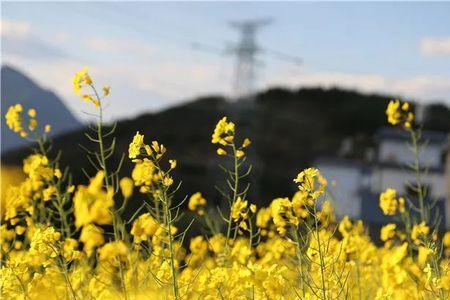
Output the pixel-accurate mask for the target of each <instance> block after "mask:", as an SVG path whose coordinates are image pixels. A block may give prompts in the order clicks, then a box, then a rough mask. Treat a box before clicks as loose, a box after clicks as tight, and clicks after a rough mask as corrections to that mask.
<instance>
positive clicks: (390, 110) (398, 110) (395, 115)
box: [386, 100, 414, 129]
mask: <svg viewBox="0 0 450 300" xmlns="http://www.w3.org/2000/svg"><path fill="white" fill-rule="evenodd" d="M386 115H387V118H388V122H389V124H392V125H401V126H404V127H405V128H407V129H409V128H411V125H412V122H413V121H414V114H413V113H412V112H411V111H410V105H409V103H408V102H404V103H403V104H402V103H401V102H400V100H391V101H390V102H389V104H388V106H387V108H386Z"/></svg>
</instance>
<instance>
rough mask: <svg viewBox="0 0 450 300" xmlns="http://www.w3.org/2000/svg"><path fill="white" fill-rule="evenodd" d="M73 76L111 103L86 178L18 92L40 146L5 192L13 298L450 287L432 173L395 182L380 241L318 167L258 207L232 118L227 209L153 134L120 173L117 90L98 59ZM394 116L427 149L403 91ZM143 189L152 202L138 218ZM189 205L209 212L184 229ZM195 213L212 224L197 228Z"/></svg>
mask: <svg viewBox="0 0 450 300" xmlns="http://www.w3.org/2000/svg"><path fill="white" fill-rule="evenodd" d="M73 86H74V91H75V93H76V94H77V95H78V96H80V98H81V99H83V100H84V101H86V102H87V103H88V105H92V106H93V108H94V109H96V111H97V113H98V122H97V124H96V127H95V133H94V134H92V133H86V135H87V142H89V143H93V144H94V145H95V149H96V150H95V151H94V150H87V149H86V150H87V151H86V152H82V150H80V154H79V155H87V156H88V157H89V158H90V161H91V162H92V164H93V165H95V167H96V169H97V172H96V173H94V174H89V175H90V177H91V179H90V181H89V182H86V183H85V184H84V185H79V186H74V185H72V183H71V179H70V174H69V173H70V170H68V169H67V168H65V167H64V166H61V165H60V164H59V162H58V158H57V157H52V156H51V155H49V153H48V147H49V145H50V144H51V141H49V139H48V137H47V133H48V132H49V131H50V130H51V126H50V125H47V124H44V125H41V124H40V122H39V112H38V111H35V110H34V109H33V108H26V107H22V105H20V104H16V105H14V106H12V107H10V108H9V110H8V111H7V112H6V115H5V117H6V123H7V126H8V127H9V128H10V129H11V130H12V131H14V132H16V133H17V134H19V135H20V136H22V137H23V138H27V139H29V140H31V141H34V142H36V145H37V147H36V149H35V151H34V153H33V154H32V155H30V156H29V157H27V158H26V159H24V161H23V173H24V174H25V178H24V179H23V180H22V181H20V182H13V181H10V182H8V183H5V185H7V187H6V190H5V191H3V190H2V214H1V217H2V222H1V260H2V266H1V274H0V275H1V278H0V286H1V296H2V299H46V300H50V299H130V300H131V299H449V297H450V265H449V262H450V260H449V259H448V257H449V256H450V233H447V234H445V235H443V236H440V235H439V233H438V232H437V228H436V227H437V225H436V224H433V223H432V222H431V221H430V220H429V219H428V217H427V216H428V215H429V214H428V211H429V210H430V209H431V208H430V205H429V203H427V201H426V197H425V195H424V191H423V187H422V186H421V183H420V182H417V185H416V186H417V189H418V193H417V194H418V199H417V203H416V202H414V203H413V202H412V201H410V199H408V198H407V197H405V196H403V195H399V194H398V193H397V191H395V190H394V189H387V190H386V191H385V192H384V193H382V194H381V195H380V198H379V206H380V210H381V211H382V212H383V213H384V214H385V215H388V216H393V217H394V218H395V219H396V220H397V222H396V223H389V224H386V225H385V226H384V227H383V228H382V229H381V233H380V239H381V240H382V241H383V243H384V244H383V245H381V246H377V245H375V244H374V242H373V241H371V239H370V237H369V235H368V230H367V227H366V226H365V224H364V223H363V222H362V221H359V220H350V219H349V218H348V217H344V218H343V219H337V218H336V217H335V215H334V212H333V207H332V204H331V202H330V201H329V199H328V195H327V180H326V178H324V177H323V176H322V175H321V173H320V170H318V169H316V168H313V167H311V168H307V169H305V170H299V173H298V176H297V177H296V178H293V182H292V184H293V185H295V186H297V187H298V189H297V192H296V193H295V194H294V195H291V197H286V198H277V199H274V200H273V201H272V203H271V204H270V205H269V206H268V207H258V206H257V205H256V204H257V203H256V201H252V200H253V199H247V191H248V186H247V185H245V184H243V183H242V181H243V180H242V179H243V178H245V177H247V176H249V175H250V173H251V168H249V167H248V162H247V153H248V151H251V140H250V139H249V138H247V137H241V136H239V135H238V133H239V132H238V128H237V127H236V126H235V124H234V123H233V122H232V121H231V120H229V119H228V118H227V117H223V118H222V119H221V120H218V123H217V126H216V128H215V129H214V131H213V132H212V138H211V142H212V143H213V144H214V145H216V146H217V154H218V158H217V159H218V163H219V162H226V164H224V166H230V167H229V168H226V167H223V171H224V180H225V182H226V185H225V186H226V189H224V190H221V191H220V193H221V194H222V196H223V200H222V201H223V202H224V203H226V205H224V206H223V207H226V209H219V208H215V207H210V206H209V205H208V201H207V199H205V197H204V196H203V195H202V194H201V191H199V192H198V193H195V194H193V195H190V197H188V198H186V199H183V198H182V197H181V196H179V195H177V189H178V187H179V182H180V180H181V179H182V178H175V177H174V176H173V174H172V173H173V172H172V171H173V170H174V169H176V167H177V162H176V160H175V159H174V158H172V157H171V156H170V149H166V148H165V147H164V145H162V144H161V143H159V142H158V141H156V140H154V139H155V138H156V137H152V136H150V133H140V132H136V133H134V132H133V133H131V132H130V144H129V149H128V153H126V154H124V159H128V160H129V161H130V162H132V163H133V164H134V169H133V171H132V172H131V174H129V177H123V178H122V177H120V176H119V170H120V166H119V167H117V166H111V165H110V164H109V161H108V158H109V157H110V156H111V154H112V153H113V152H114V151H115V150H116V149H115V145H114V143H113V144H107V143H106V142H105V136H106V135H110V134H114V132H105V131H104V127H103V125H104V124H103V108H104V104H105V101H107V97H108V95H109V94H110V88H109V87H108V86H104V87H103V88H101V89H100V90H98V89H97V88H96V87H95V85H94V81H93V80H92V78H91V77H90V75H89V73H88V69H87V68H83V70H81V71H80V72H78V73H77V74H76V75H75V77H74V79H73ZM386 115H387V121H388V122H389V123H390V124H392V125H393V126H399V127H401V128H402V130H405V131H407V132H409V133H410V134H411V141H412V145H413V147H417V143H418V139H419V136H420V129H419V128H420V127H419V126H416V124H415V123H414V114H413V113H412V112H411V109H410V105H409V104H408V103H407V102H401V101H399V100H393V101H391V103H389V105H388V107H387V110H386ZM91 149H92V147H91ZM416 171H417V172H421V170H420V169H419V168H418V169H417V170H416ZM418 178H420V176H418ZM2 181H3V178H2ZM2 185H3V184H2ZM250 188H251V187H250ZM138 194H139V195H140V196H144V197H145V201H144V202H143V203H142V204H141V206H140V207H139V209H138V210H137V211H135V212H133V214H132V216H131V217H127V218H125V217H124V211H126V210H127V205H128V204H129V203H130V201H133V200H134V199H133V198H134V197H133V196H136V195H138ZM412 209H414V210H416V211H417V212H418V214H417V215H418V216H417V215H412V214H411V211H412ZM186 210H189V211H191V213H192V214H195V215H196V218H195V219H194V220H192V221H189V220H187V221H186V222H184V224H188V226H186V227H184V228H178V227H177V224H179V222H178V221H179V220H180V219H181V218H185V216H184V214H183V212H184V211H186ZM193 222H198V223H200V224H202V225H203V226H204V227H205V228H208V230H207V232H208V234H205V235H204V236H196V237H193V238H190V240H187V238H186V236H187V232H188V231H189V230H190V226H191V225H192V223H193Z"/></svg>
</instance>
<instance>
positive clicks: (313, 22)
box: [2, 2, 450, 119]
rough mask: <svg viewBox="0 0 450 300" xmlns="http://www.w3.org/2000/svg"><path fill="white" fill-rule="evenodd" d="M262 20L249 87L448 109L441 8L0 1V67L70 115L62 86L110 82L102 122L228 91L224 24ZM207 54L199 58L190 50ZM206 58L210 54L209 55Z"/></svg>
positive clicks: (445, 10)
mask: <svg viewBox="0 0 450 300" xmlns="http://www.w3.org/2000/svg"><path fill="white" fill-rule="evenodd" d="M263 17H269V18H272V19H273V23H272V24H271V25H269V26H267V27H265V28H263V29H262V30H261V32H260V34H258V36H257V39H258V43H259V45H260V46H261V47H262V48H265V49H270V50H276V51H282V52H284V53H288V54H291V55H294V56H298V57H301V58H302V60H303V64H302V65H301V66H298V65H295V64H292V63H289V62H286V61H281V60H278V59H276V58H274V57H272V56H268V55H260V56H259V57H258V59H259V61H260V64H259V67H258V78H257V79H258V80H257V86H258V87H259V88H267V87H270V86H275V85H277V86H286V87H291V88H298V87H301V86H324V87H331V86H342V87H345V88H352V89H358V90H361V91H363V92H379V93H383V94H393V95H396V96H399V97H405V98H408V99H415V100H418V101H421V102H424V103H425V102H431V101H443V102H446V103H447V104H450V3H443V2H441V3H401V2H399V3H384V2H383V3H330V2H323V3H314V2H281V3H280V2H276V3H275V2H259V3H258V2H245V3H238V2H183V3H174V2H172V3H168V2H166V3H163V2H133V3H130V2H109V3H105V2H78V3H68V2H66V3H57V2H53V3H29V2H28V3H24V2H7V3H5V2H3V3H2V59H3V63H7V64H10V65H13V66H16V67H18V68H19V69H20V70H22V71H24V72H25V73H26V74H28V75H30V76H31V77H32V78H33V79H35V80H36V81H37V82H38V83H40V84H41V85H42V86H44V87H45V88H48V89H52V90H54V91H55V92H56V93H57V94H58V95H60V96H61V97H62V98H63V99H64V100H65V101H66V103H67V105H68V106H69V107H70V109H72V110H73V111H74V113H75V114H76V115H77V116H78V117H79V118H80V119H85V118H86V116H85V115H83V114H82V113H80V111H81V110H83V109H86V107H84V105H83V104H82V103H80V101H78V99H76V97H75V96H74V95H73V93H72V89H71V77H72V75H73V73H74V72H75V71H77V70H78V69H79V68H81V67H82V66H84V65H88V66H89V67H90V70H91V72H92V73H93V76H94V79H96V81H97V82H98V83H99V84H110V85H111V86H112V96H111V98H110V105H109V108H108V109H109V115H110V116H111V117H112V118H124V117H132V116H133V115H136V114H139V113H142V112H143V111H146V110H159V109H163V108H166V107H169V106H173V105H176V104H178V103H180V102H182V101H186V100H189V99H191V98H192V97H194V96H198V95H207V94H224V95H229V94H230V93H231V91H232V82H233V67H234V57H233V56H232V55H231V54H230V53H229V52H227V51H226V50H227V49H229V48H230V47H231V46H232V45H233V43H236V41H238V39H239V35H238V32H237V31H235V30H233V29H232V28H230V27H229V26H228V25H227V22H229V21H240V20H245V19H256V18H263ZM195 42H197V43H202V44H204V45H207V46H208V47H210V48H211V49H214V51H212V52H206V51H199V50H198V49H195V48H194V47H192V44H193V43H195ZM213 52H217V53H213Z"/></svg>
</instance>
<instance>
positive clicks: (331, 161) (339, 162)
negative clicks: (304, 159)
mask: <svg viewBox="0 0 450 300" xmlns="http://www.w3.org/2000/svg"><path fill="white" fill-rule="evenodd" d="M314 165H316V166H318V165H322V166H323V165H327V166H334V167H344V168H353V169H360V170H361V171H368V170H370V165H368V164H367V163H366V162H364V161H362V160H358V159H349V158H342V157H330V156H321V157H319V158H317V159H316V160H315V161H314Z"/></svg>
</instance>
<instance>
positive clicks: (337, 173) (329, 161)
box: [316, 128, 450, 228]
mask: <svg viewBox="0 0 450 300" xmlns="http://www.w3.org/2000/svg"><path fill="white" fill-rule="evenodd" d="M375 141H376V144H377V147H376V151H375V153H376V154H375V157H374V158H373V159H372V160H371V161H356V160H349V159H342V158H320V159H318V160H317V161H316V166H317V167H318V168H319V170H320V171H321V172H322V174H323V175H324V176H325V178H327V180H328V182H329V188H328V189H329V194H330V197H331V199H332V200H333V202H334V205H335V208H336V213H337V214H338V215H339V216H343V215H348V216H350V217H353V218H361V219H363V220H365V221H367V222H373V223H381V222H384V221H385V218H384V217H383V215H382V214H381V210H380V209H379V207H378V195H379V194H380V193H381V192H383V191H385V190H386V189H387V188H394V189H396V190H397V191H398V193H399V194H401V195H408V194H411V193H413V192H412V189H411V188H410V186H411V184H414V183H415V182H416V174H415V173H414V172H413V171H412V170H411V168H410V164H412V163H414V155H413V153H412V151H411V148H410V144H409V142H410V136H409V134H408V133H407V132H405V131H403V130H397V129H395V128H383V129H381V130H379V131H378V133H377V134H376V135H375ZM421 141H422V143H421V145H420V155H419V162H420V165H421V168H422V169H423V172H424V173H423V177H422V180H421V182H422V184H423V186H425V187H426V189H427V193H428V195H427V197H428V199H430V201H431V199H433V200H438V205H437V206H438V208H439V210H440V212H444V211H445V215H446V216H450V205H449V204H450V199H449V197H447V196H446V189H447V187H446V183H445V180H446V179H445V175H444V173H445V172H444V157H445V155H444V153H445V142H446V136H445V134H443V133H440V132H427V131H425V132H423V134H422V140H421ZM444 199H448V201H449V203H447V205H446V203H445V202H444ZM445 219H446V227H447V228H450V218H448V217H447V218H445Z"/></svg>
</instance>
